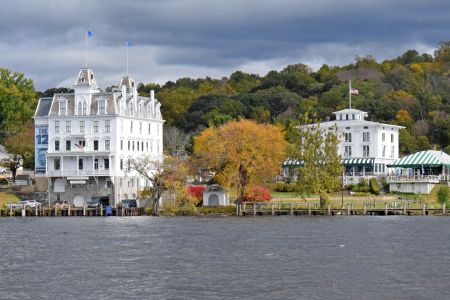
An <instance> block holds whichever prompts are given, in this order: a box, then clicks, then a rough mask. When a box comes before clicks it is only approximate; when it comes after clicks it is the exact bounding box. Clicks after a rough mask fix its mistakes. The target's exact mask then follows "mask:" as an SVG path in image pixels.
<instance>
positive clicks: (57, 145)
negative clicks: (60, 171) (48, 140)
mask: <svg viewBox="0 0 450 300" xmlns="http://www.w3.org/2000/svg"><path fill="white" fill-rule="evenodd" d="M55 151H59V140H56V141H55Z"/></svg>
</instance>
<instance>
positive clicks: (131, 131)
mask: <svg viewBox="0 0 450 300" xmlns="http://www.w3.org/2000/svg"><path fill="white" fill-rule="evenodd" d="M130 133H133V121H130Z"/></svg>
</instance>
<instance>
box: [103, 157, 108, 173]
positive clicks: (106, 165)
mask: <svg viewBox="0 0 450 300" xmlns="http://www.w3.org/2000/svg"><path fill="white" fill-rule="evenodd" d="M103 163H104V166H105V170H109V158H105V159H104V161H103Z"/></svg>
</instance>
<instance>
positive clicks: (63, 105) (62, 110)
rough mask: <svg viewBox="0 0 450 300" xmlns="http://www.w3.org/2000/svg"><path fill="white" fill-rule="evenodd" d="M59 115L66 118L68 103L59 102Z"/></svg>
mask: <svg viewBox="0 0 450 300" xmlns="http://www.w3.org/2000/svg"><path fill="white" fill-rule="evenodd" d="M59 114H60V115H64V116H65V115H67V101H60V102H59Z"/></svg>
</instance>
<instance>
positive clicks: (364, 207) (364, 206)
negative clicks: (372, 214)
mask: <svg viewBox="0 0 450 300" xmlns="http://www.w3.org/2000/svg"><path fill="white" fill-rule="evenodd" d="M366 212H367V207H366V203H363V216H365V215H366Z"/></svg>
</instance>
